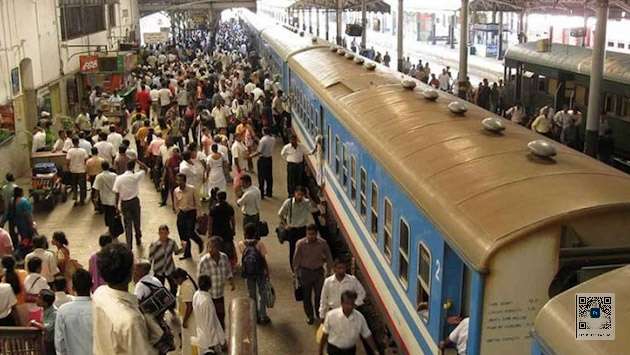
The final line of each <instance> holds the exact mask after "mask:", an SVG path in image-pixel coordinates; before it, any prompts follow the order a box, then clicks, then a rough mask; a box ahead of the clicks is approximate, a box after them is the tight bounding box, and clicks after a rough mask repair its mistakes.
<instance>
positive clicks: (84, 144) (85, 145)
mask: <svg viewBox="0 0 630 355" xmlns="http://www.w3.org/2000/svg"><path fill="white" fill-rule="evenodd" d="M79 148H81V149H83V150H85V152H86V153H87V154H88V155H90V154H91V152H92V143H90V142H89V141H88V140H87V139H85V132H79Z"/></svg>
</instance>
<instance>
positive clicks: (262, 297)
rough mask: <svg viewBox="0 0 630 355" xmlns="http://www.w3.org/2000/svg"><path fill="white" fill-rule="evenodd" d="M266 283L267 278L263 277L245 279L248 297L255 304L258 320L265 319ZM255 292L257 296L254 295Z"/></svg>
mask: <svg viewBox="0 0 630 355" xmlns="http://www.w3.org/2000/svg"><path fill="white" fill-rule="evenodd" d="M266 282H267V278H266V277H265V276H264V275H259V276H249V277H247V290H248V291H249V297H250V298H251V299H253V300H254V302H256V314H257V318H258V319H262V318H265V317H267V295H266V294H265V291H264V290H265V283H266ZM256 292H258V295H256ZM256 296H258V297H256Z"/></svg>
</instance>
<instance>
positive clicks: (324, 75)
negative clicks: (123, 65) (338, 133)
mask: <svg viewBox="0 0 630 355" xmlns="http://www.w3.org/2000/svg"><path fill="white" fill-rule="evenodd" d="M265 32H266V31H265ZM289 65H290V67H291V69H292V70H293V71H295V72H296V73H298V74H299V76H300V77H302V78H303V79H304V80H305V81H306V83H307V84H308V85H309V86H310V87H311V88H313V89H314V90H315V92H316V93H317V94H318V95H319V96H320V97H321V98H323V100H324V103H325V105H326V106H328V107H329V108H330V109H331V110H332V111H333V113H334V114H335V116H336V117H338V118H339V119H340V121H341V123H342V124H343V125H344V126H345V127H346V128H347V129H348V130H349V131H350V132H351V133H352V134H353V135H354V136H355V137H357V138H358V140H359V142H361V144H363V145H364V147H365V148H366V149H367V150H368V151H369V153H370V154H371V155H372V156H373V157H375V158H376V159H377V160H378V161H379V162H380V163H381V164H382V165H383V166H384V167H385V168H386V170H387V171H388V172H389V173H390V174H391V176H392V177H393V179H394V180H395V181H396V182H397V183H398V184H399V185H400V187H401V188H402V189H403V190H404V191H406V192H407V194H408V195H409V196H410V197H411V199H412V200H413V201H414V202H415V203H416V204H417V206H419V208H421V209H422V210H424V212H425V213H426V214H427V215H428V216H430V218H431V219H432V221H433V222H434V223H435V224H436V225H437V227H438V228H439V229H440V230H441V231H442V232H443V234H444V236H445V238H446V239H447V240H448V241H449V242H450V244H451V245H452V246H453V247H454V248H455V249H456V250H458V252H459V253H460V254H461V255H462V256H463V257H464V258H465V259H466V260H467V261H468V262H469V263H470V264H471V266H472V267H474V268H475V269H477V270H479V271H485V270H486V268H487V263H488V260H489V258H490V257H491V255H492V254H493V253H494V252H496V251H497V250H498V249H500V248H501V247H502V246H503V245H504V244H506V243H509V242H511V241H513V240H516V239H519V238H522V237H524V236H527V235H530V234H531V231H532V230H534V229H536V228H540V227H542V226H545V225H548V224H550V223H557V222H559V221H561V220H563V219H569V218H574V217H576V216H578V215H580V214H586V213H590V212H592V211H594V210H597V211H601V210H603V209H619V208H624V209H627V208H628V207H629V206H630V176H628V175H626V174H624V173H622V172H620V171H618V170H615V169H613V168H611V167H608V166H606V165H605V164H602V163H600V162H598V161H597V160H594V159H592V158H590V157H588V156H585V155H583V154H581V153H579V152H577V151H575V150H572V149H570V148H568V147H565V146H563V145H560V144H556V143H555V142H552V144H553V146H554V147H555V148H556V150H557V152H558V155H557V156H556V157H555V159H554V161H553V162H552V161H548V160H544V159H540V158H534V157H533V156H532V155H530V154H529V151H528V148H527V143H528V142H530V141H532V140H535V139H540V138H542V137H541V136H539V135H537V134H535V133H533V132H531V131H530V130H528V129H526V128H524V127H521V126H518V125H516V124H513V123H511V122H508V121H505V125H506V130H505V131H504V133H503V134H502V135H495V134H492V133H487V132H486V131H484V130H483V128H482V125H481V120H482V119H484V118H486V117H488V116H492V114H491V113H490V112H488V111H485V110H483V109H481V108H479V107H477V106H473V105H471V104H468V103H467V106H468V112H466V114H465V115H464V116H460V115H456V114H452V113H451V112H450V111H449V110H448V108H447V105H448V104H449V103H450V102H452V101H454V100H457V99H456V98H455V97H453V96H451V95H448V94H445V93H440V96H439V98H438V99H437V100H436V101H435V102H432V101H428V100H425V99H423V98H422V96H421V93H420V90H419V89H422V88H427V87H426V86H424V85H423V84H419V85H420V86H421V87H420V88H416V89H415V90H413V91H411V90H406V89H404V88H403V87H402V86H401V84H400V81H401V78H402V76H401V74H400V73H394V72H393V71H391V70H389V69H387V68H385V67H383V66H377V68H376V70H374V71H368V70H366V68H364V66H362V65H358V64H356V63H354V62H353V61H352V60H348V59H345V58H344V57H343V56H340V55H338V54H336V53H334V52H331V51H330V50H329V49H328V48H317V49H310V50H306V51H302V52H300V53H297V54H295V55H293V56H291V58H290V59H289Z"/></svg>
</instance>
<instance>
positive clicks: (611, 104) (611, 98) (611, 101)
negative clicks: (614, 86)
mask: <svg viewBox="0 0 630 355" xmlns="http://www.w3.org/2000/svg"><path fill="white" fill-rule="evenodd" d="M616 98H617V96H616V95H611V94H606V98H605V99H604V110H605V112H606V113H614V112H615V103H616V101H617V100H615V99H616Z"/></svg>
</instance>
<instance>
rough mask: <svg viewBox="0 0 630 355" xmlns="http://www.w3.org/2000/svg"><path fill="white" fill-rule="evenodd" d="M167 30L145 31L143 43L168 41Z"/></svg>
mask: <svg viewBox="0 0 630 355" xmlns="http://www.w3.org/2000/svg"><path fill="white" fill-rule="evenodd" d="M168 35H169V33H168V32H146V33H144V34H143V39H144V43H145V44H159V43H164V42H167V41H168Z"/></svg>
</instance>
